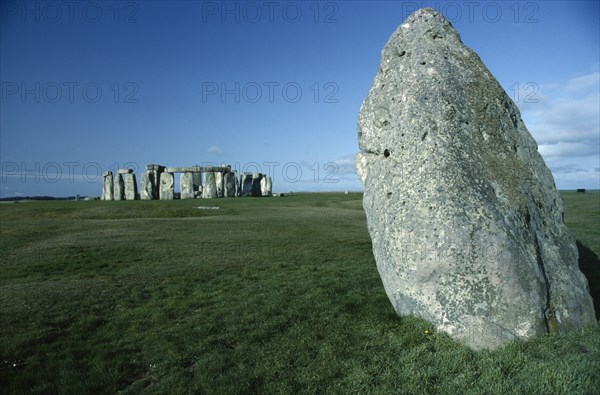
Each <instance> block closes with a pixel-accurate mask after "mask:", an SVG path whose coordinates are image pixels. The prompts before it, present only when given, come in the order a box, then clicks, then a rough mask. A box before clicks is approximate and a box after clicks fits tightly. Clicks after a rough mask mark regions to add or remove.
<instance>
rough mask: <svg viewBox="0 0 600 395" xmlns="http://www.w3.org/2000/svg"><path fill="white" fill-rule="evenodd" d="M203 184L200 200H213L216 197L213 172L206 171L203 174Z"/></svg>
mask: <svg viewBox="0 0 600 395" xmlns="http://www.w3.org/2000/svg"><path fill="white" fill-rule="evenodd" d="M203 181H204V182H203V183H202V198H203V199H214V198H216V197H217V184H216V182H215V172H213V171H207V172H205V173H204V180H203Z"/></svg>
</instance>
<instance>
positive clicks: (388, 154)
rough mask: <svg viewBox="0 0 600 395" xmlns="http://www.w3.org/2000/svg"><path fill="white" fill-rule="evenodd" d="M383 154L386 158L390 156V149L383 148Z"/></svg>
mask: <svg viewBox="0 0 600 395" xmlns="http://www.w3.org/2000/svg"><path fill="white" fill-rule="evenodd" d="M383 156H384V157H386V158H388V157H389V156H390V151H389V150H388V149H385V150H383Z"/></svg>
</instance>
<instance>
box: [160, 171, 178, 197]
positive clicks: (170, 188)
mask: <svg viewBox="0 0 600 395" xmlns="http://www.w3.org/2000/svg"><path fill="white" fill-rule="evenodd" d="M159 196H160V200H173V198H174V197H175V182H174V179H173V173H169V172H163V173H161V174H160V188H159Z"/></svg>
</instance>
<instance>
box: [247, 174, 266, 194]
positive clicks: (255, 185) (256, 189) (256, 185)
mask: <svg viewBox="0 0 600 395" xmlns="http://www.w3.org/2000/svg"><path fill="white" fill-rule="evenodd" d="M262 179H263V175H262V174H261V173H252V195H250V196H262V192H261V188H260V182H261V180H262Z"/></svg>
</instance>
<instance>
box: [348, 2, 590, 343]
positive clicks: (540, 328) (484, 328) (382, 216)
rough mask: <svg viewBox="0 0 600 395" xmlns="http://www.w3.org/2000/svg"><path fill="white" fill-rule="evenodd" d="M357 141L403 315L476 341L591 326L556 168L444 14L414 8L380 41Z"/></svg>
mask: <svg viewBox="0 0 600 395" xmlns="http://www.w3.org/2000/svg"><path fill="white" fill-rule="evenodd" d="M358 139H359V147H360V150H361V152H360V153H359V154H358V155H357V156H356V169H357V172H358V174H359V176H360V178H361V181H362V182H363V184H364V187H365V193H364V200H363V206H364V209H365V212H366V214H367V223H368V228H369V233H370V235H371V240H372V242H373V253H374V256H375V260H376V262H377V267H378V270H379V274H380V276H381V278H382V281H383V285H384V287H385V290H386V293H387V295H388V297H389V299H390V301H391V302H392V304H393V306H394V308H395V310H396V312H397V313H398V314H414V315H417V316H420V317H422V318H424V319H425V320H427V321H429V322H431V323H432V324H434V325H435V327H436V328H437V329H438V330H441V331H444V332H447V333H448V334H449V335H450V336H452V337H454V338H456V339H458V340H460V341H462V342H464V343H466V344H467V345H469V346H471V347H472V348H474V349H481V348H495V347H498V346H500V345H502V344H504V343H506V342H508V341H511V340H513V339H527V338H530V337H532V336H536V335H542V334H545V333H556V332H559V333H561V332H566V331H569V330H573V329H577V328H580V327H581V326H583V325H586V324H591V325H595V324H596V320H595V317H594V309H593V305H592V299H591V297H590V295H589V291H588V284H587V280H586V278H585V277H584V276H583V274H582V273H581V272H580V271H579V267H578V262H577V260H578V252H577V247H576V245H575V240H574V238H573V236H572V235H571V233H570V232H569V230H568V229H567V228H566V227H565V225H564V224H563V221H562V213H563V203H562V200H561V198H560V196H559V194H558V192H557V190H556V188H555V185H554V180H553V177H552V174H551V173H550V171H549V170H548V168H547V167H546V165H545V164H544V161H543V159H542V157H541V156H540V154H539V153H538V150H537V145H536V143H535V141H534V140H533V138H532V137H531V135H530V134H529V132H528V131H527V128H526V127H525V125H524V124H523V121H522V119H521V116H520V113H519V110H518V109H517V107H516V106H515V104H514V103H513V102H512V101H511V99H510V98H509V97H508V96H507V95H506V93H505V92H504V90H503V89H502V87H501V86H500V85H499V84H498V82H497V81H496V79H495V78H494V77H493V76H492V74H491V73H490V72H489V71H488V70H487V68H486V67H485V66H484V65H483V63H482V62H481V60H480V59H479V57H478V56H477V55H476V54H475V53H474V52H473V51H471V50H470V49H469V48H467V47H466V46H465V45H464V44H463V43H462V41H461V39H460V37H459V35H458V33H457V32H456V31H455V30H454V29H453V28H452V26H451V24H450V23H449V22H448V21H447V20H446V19H444V17H442V16H441V15H440V14H438V13H437V12H436V11H434V10H432V9H429V8H427V9H421V10H418V11H417V12H415V13H414V14H412V15H411V16H410V17H408V18H407V20H406V21H405V22H404V23H403V24H402V25H400V26H399V27H398V29H397V30H396V31H395V32H394V33H393V34H392V36H391V38H390V40H389V41H388V43H387V44H386V45H385V47H384V48H383V51H382V54H381V64H380V67H379V72H378V73H377V75H376V77H375V81H374V82H373V85H372V87H371V90H370V92H369V94H368V96H367V98H366V99H365V101H364V103H363V105H362V108H361V110H360V114H359V119H358Z"/></svg>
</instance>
